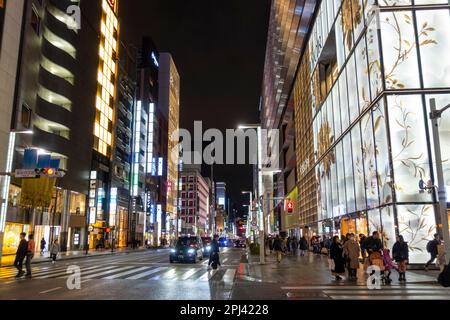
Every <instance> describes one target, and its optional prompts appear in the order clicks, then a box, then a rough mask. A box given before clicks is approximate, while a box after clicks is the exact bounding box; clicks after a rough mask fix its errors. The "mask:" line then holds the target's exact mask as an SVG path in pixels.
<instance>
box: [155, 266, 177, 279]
mask: <svg viewBox="0 0 450 320" xmlns="http://www.w3.org/2000/svg"><path fill="white" fill-rule="evenodd" d="M176 276H177V269H175V268H174V269H170V270H169V271H167V272H165V273H164V274H161V275H157V276H154V277H152V278H150V279H149V280H160V279H164V280H170V279H173V278H174V277H176Z"/></svg>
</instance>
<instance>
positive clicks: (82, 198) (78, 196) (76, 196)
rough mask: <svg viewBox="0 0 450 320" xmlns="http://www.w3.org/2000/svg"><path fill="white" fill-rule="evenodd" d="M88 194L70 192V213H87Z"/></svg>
mask: <svg viewBox="0 0 450 320" xmlns="http://www.w3.org/2000/svg"><path fill="white" fill-rule="evenodd" d="M85 207H86V195H84V194H82V193H77V192H71V193H70V214H72V215H82V216H84V214H85Z"/></svg>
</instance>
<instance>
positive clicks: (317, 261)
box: [238, 252, 439, 286]
mask: <svg viewBox="0 0 450 320" xmlns="http://www.w3.org/2000/svg"><path fill="white" fill-rule="evenodd" d="M243 260H244V261H242V262H248V263H247V264H244V267H243V268H242V269H240V270H239V274H238V278H239V279H240V280H248V281H254V282H265V283H280V284H282V283H284V284H302V285H325V284H327V285H334V284H335V285H342V284H347V285H355V286H365V285H366V279H367V275H366V274H365V272H364V269H363V266H362V265H360V268H359V269H358V280H357V281H356V282H355V281H348V280H346V277H344V280H342V281H336V280H335V279H334V276H332V275H331V272H330V270H329V267H328V257H327V256H325V255H315V254H313V253H311V252H308V254H307V255H306V256H304V257H300V256H295V257H294V256H291V255H284V256H283V259H282V261H281V263H277V261H276V257H275V254H272V255H268V256H266V263H265V264H264V265H260V264H259V255H250V254H248V255H247V257H245V256H244V257H243ZM245 260H247V261H245ZM438 274H439V271H436V270H430V271H428V272H427V271H422V270H410V271H407V273H406V278H407V282H406V286H407V285H408V284H414V283H416V284H417V283H429V284H430V283H437V276H438ZM391 279H392V285H398V284H399V281H398V273H397V272H396V271H395V270H393V271H392V273H391Z"/></svg>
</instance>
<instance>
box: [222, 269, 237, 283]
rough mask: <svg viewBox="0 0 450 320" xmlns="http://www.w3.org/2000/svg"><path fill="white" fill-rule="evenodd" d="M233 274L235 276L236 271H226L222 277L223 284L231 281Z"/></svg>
mask: <svg viewBox="0 0 450 320" xmlns="http://www.w3.org/2000/svg"><path fill="white" fill-rule="evenodd" d="M235 274H236V269H228V270H227V271H226V272H225V274H224V276H223V281H225V282H231V281H233V280H234V276H235Z"/></svg>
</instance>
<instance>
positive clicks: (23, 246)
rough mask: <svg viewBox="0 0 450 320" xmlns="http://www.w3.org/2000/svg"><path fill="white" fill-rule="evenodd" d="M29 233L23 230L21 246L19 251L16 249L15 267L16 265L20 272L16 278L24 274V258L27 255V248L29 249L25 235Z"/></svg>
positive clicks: (18, 248)
mask: <svg viewBox="0 0 450 320" xmlns="http://www.w3.org/2000/svg"><path fill="white" fill-rule="evenodd" d="M26 235H27V234H26V233H25V232H22V233H21V234H20V242H19V246H18V247H17V251H16V258H15V260H14V267H16V269H17V270H18V273H17V275H16V278H20V277H21V276H23V273H24V272H23V269H22V267H23V259H25V257H26V255H27V250H28V243H27V240H25V236H26Z"/></svg>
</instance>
